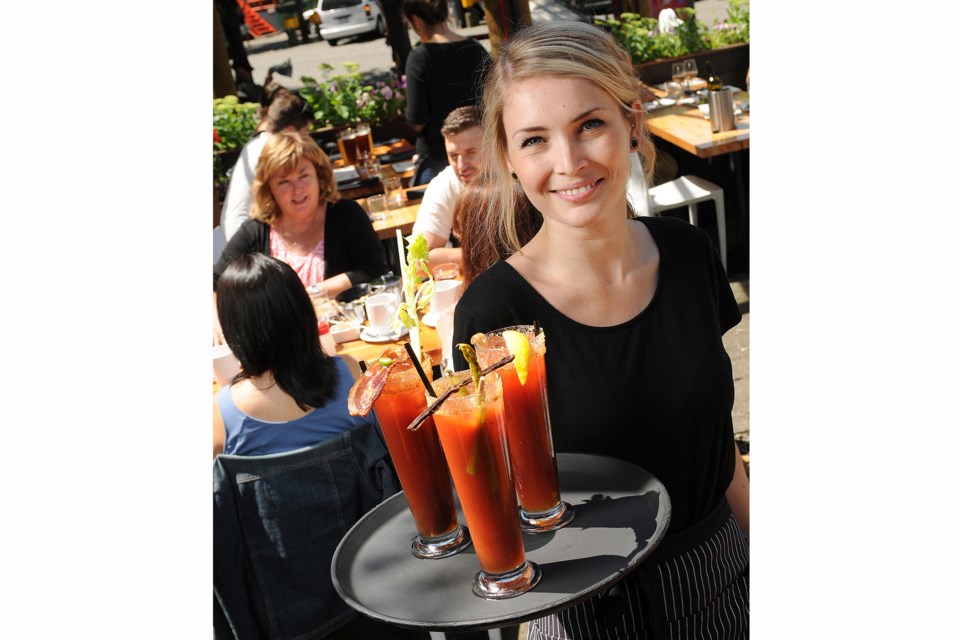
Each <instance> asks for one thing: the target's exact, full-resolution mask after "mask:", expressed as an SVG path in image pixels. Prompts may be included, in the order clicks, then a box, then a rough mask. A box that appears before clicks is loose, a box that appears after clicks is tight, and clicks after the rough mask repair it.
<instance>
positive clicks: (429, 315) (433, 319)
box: [420, 311, 440, 329]
mask: <svg viewBox="0 0 960 640" xmlns="http://www.w3.org/2000/svg"><path fill="white" fill-rule="evenodd" d="M439 315H440V314H438V313H436V312H435V311H427V312H426V313H425V314H423V317H422V318H421V319H420V322H422V323H423V324H425V325H427V326H428V327H430V328H431V329H436V328H437V317H438V316H439Z"/></svg>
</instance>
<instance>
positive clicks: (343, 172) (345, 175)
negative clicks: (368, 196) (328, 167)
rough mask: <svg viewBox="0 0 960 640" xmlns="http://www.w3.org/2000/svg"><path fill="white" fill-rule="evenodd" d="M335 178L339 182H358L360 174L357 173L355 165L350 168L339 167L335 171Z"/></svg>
mask: <svg viewBox="0 0 960 640" xmlns="http://www.w3.org/2000/svg"><path fill="white" fill-rule="evenodd" d="M333 177H335V178H336V179H337V182H347V181H349V180H356V179H358V178H359V177H360V174H359V173H357V170H356V169H355V168H354V166H353V165H350V166H349V167H339V168H336V169H334V170H333Z"/></svg>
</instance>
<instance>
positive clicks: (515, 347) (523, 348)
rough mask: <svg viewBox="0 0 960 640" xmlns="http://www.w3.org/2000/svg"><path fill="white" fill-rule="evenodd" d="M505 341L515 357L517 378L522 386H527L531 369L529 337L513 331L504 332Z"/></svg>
mask: <svg viewBox="0 0 960 640" xmlns="http://www.w3.org/2000/svg"><path fill="white" fill-rule="evenodd" d="M503 339H504V341H505V342H506V343H507V350H508V351H509V352H510V354H511V355H512V356H513V364H514V366H515V367H516V368H517V378H518V379H519V380H520V384H521V385H526V384H527V372H528V370H529V368H530V343H529V342H527V336H525V335H523V334H522V333H520V332H519V331H514V330H512V329H511V330H508V331H504V332H503Z"/></svg>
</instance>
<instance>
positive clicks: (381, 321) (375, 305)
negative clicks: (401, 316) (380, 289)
mask: <svg viewBox="0 0 960 640" xmlns="http://www.w3.org/2000/svg"><path fill="white" fill-rule="evenodd" d="M364 306H365V307H366V309H367V323H368V324H369V325H370V330H371V331H372V332H373V333H375V334H377V335H380V336H386V335H389V334H390V326H391V325H392V324H393V316H394V315H395V314H396V312H397V306H399V298H398V297H397V294H395V293H378V294H375V295H372V296H370V297H369V298H367V301H366V303H365V304H364Z"/></svg>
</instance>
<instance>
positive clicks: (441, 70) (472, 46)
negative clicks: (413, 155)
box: [406, 38, 490, 159]
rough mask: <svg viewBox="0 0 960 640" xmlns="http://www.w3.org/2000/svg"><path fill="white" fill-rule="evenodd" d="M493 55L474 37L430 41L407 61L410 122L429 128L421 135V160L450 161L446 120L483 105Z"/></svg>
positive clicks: (419, 149) (418, 146) (419, 137)
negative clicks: (463, 109)
mask: <svg viewBox="0 0 960 640" xmlns="http://www.w3.org/2000/svg"><path fill="white" fill-rule="evenodd" d="M489 60H490V54H489V53H488V52H487V50H486V49H484V48H483V45H482V44H480V42H478V41H477V40H474V39H473V38H467V39H466V40H458V41H456V42H436V43H434V42H427V43H423V44H421V45H420V46H419V47H417V48H416V49H414V50H413V51H411V52H410V56H409V57H408V58H407V69H406V72H407V120H409V121H410V122H412V123H414V124H422V125H426V127H425V128H424V129H423V130H422V131H420V133H419V134H417V153H418V154H419V155H420V157H421V158H424V159H426V158H434V159H438V158H446V157H447V152H446V149H445V147H444V144H443V136H442V135H441V134H440V126H441V125H442V124H443V119H444V118H446V117H447V115H449V114H450V112H451V111H453V110H454V109H456V108H457V107H465V106H468V105H475V104H477V103H478V102H479V98H480V93H481V89H482V86H483V84H482V82H483V74H484V72H485V70H486V66H487V63H488V61H489Z"/></svg>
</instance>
